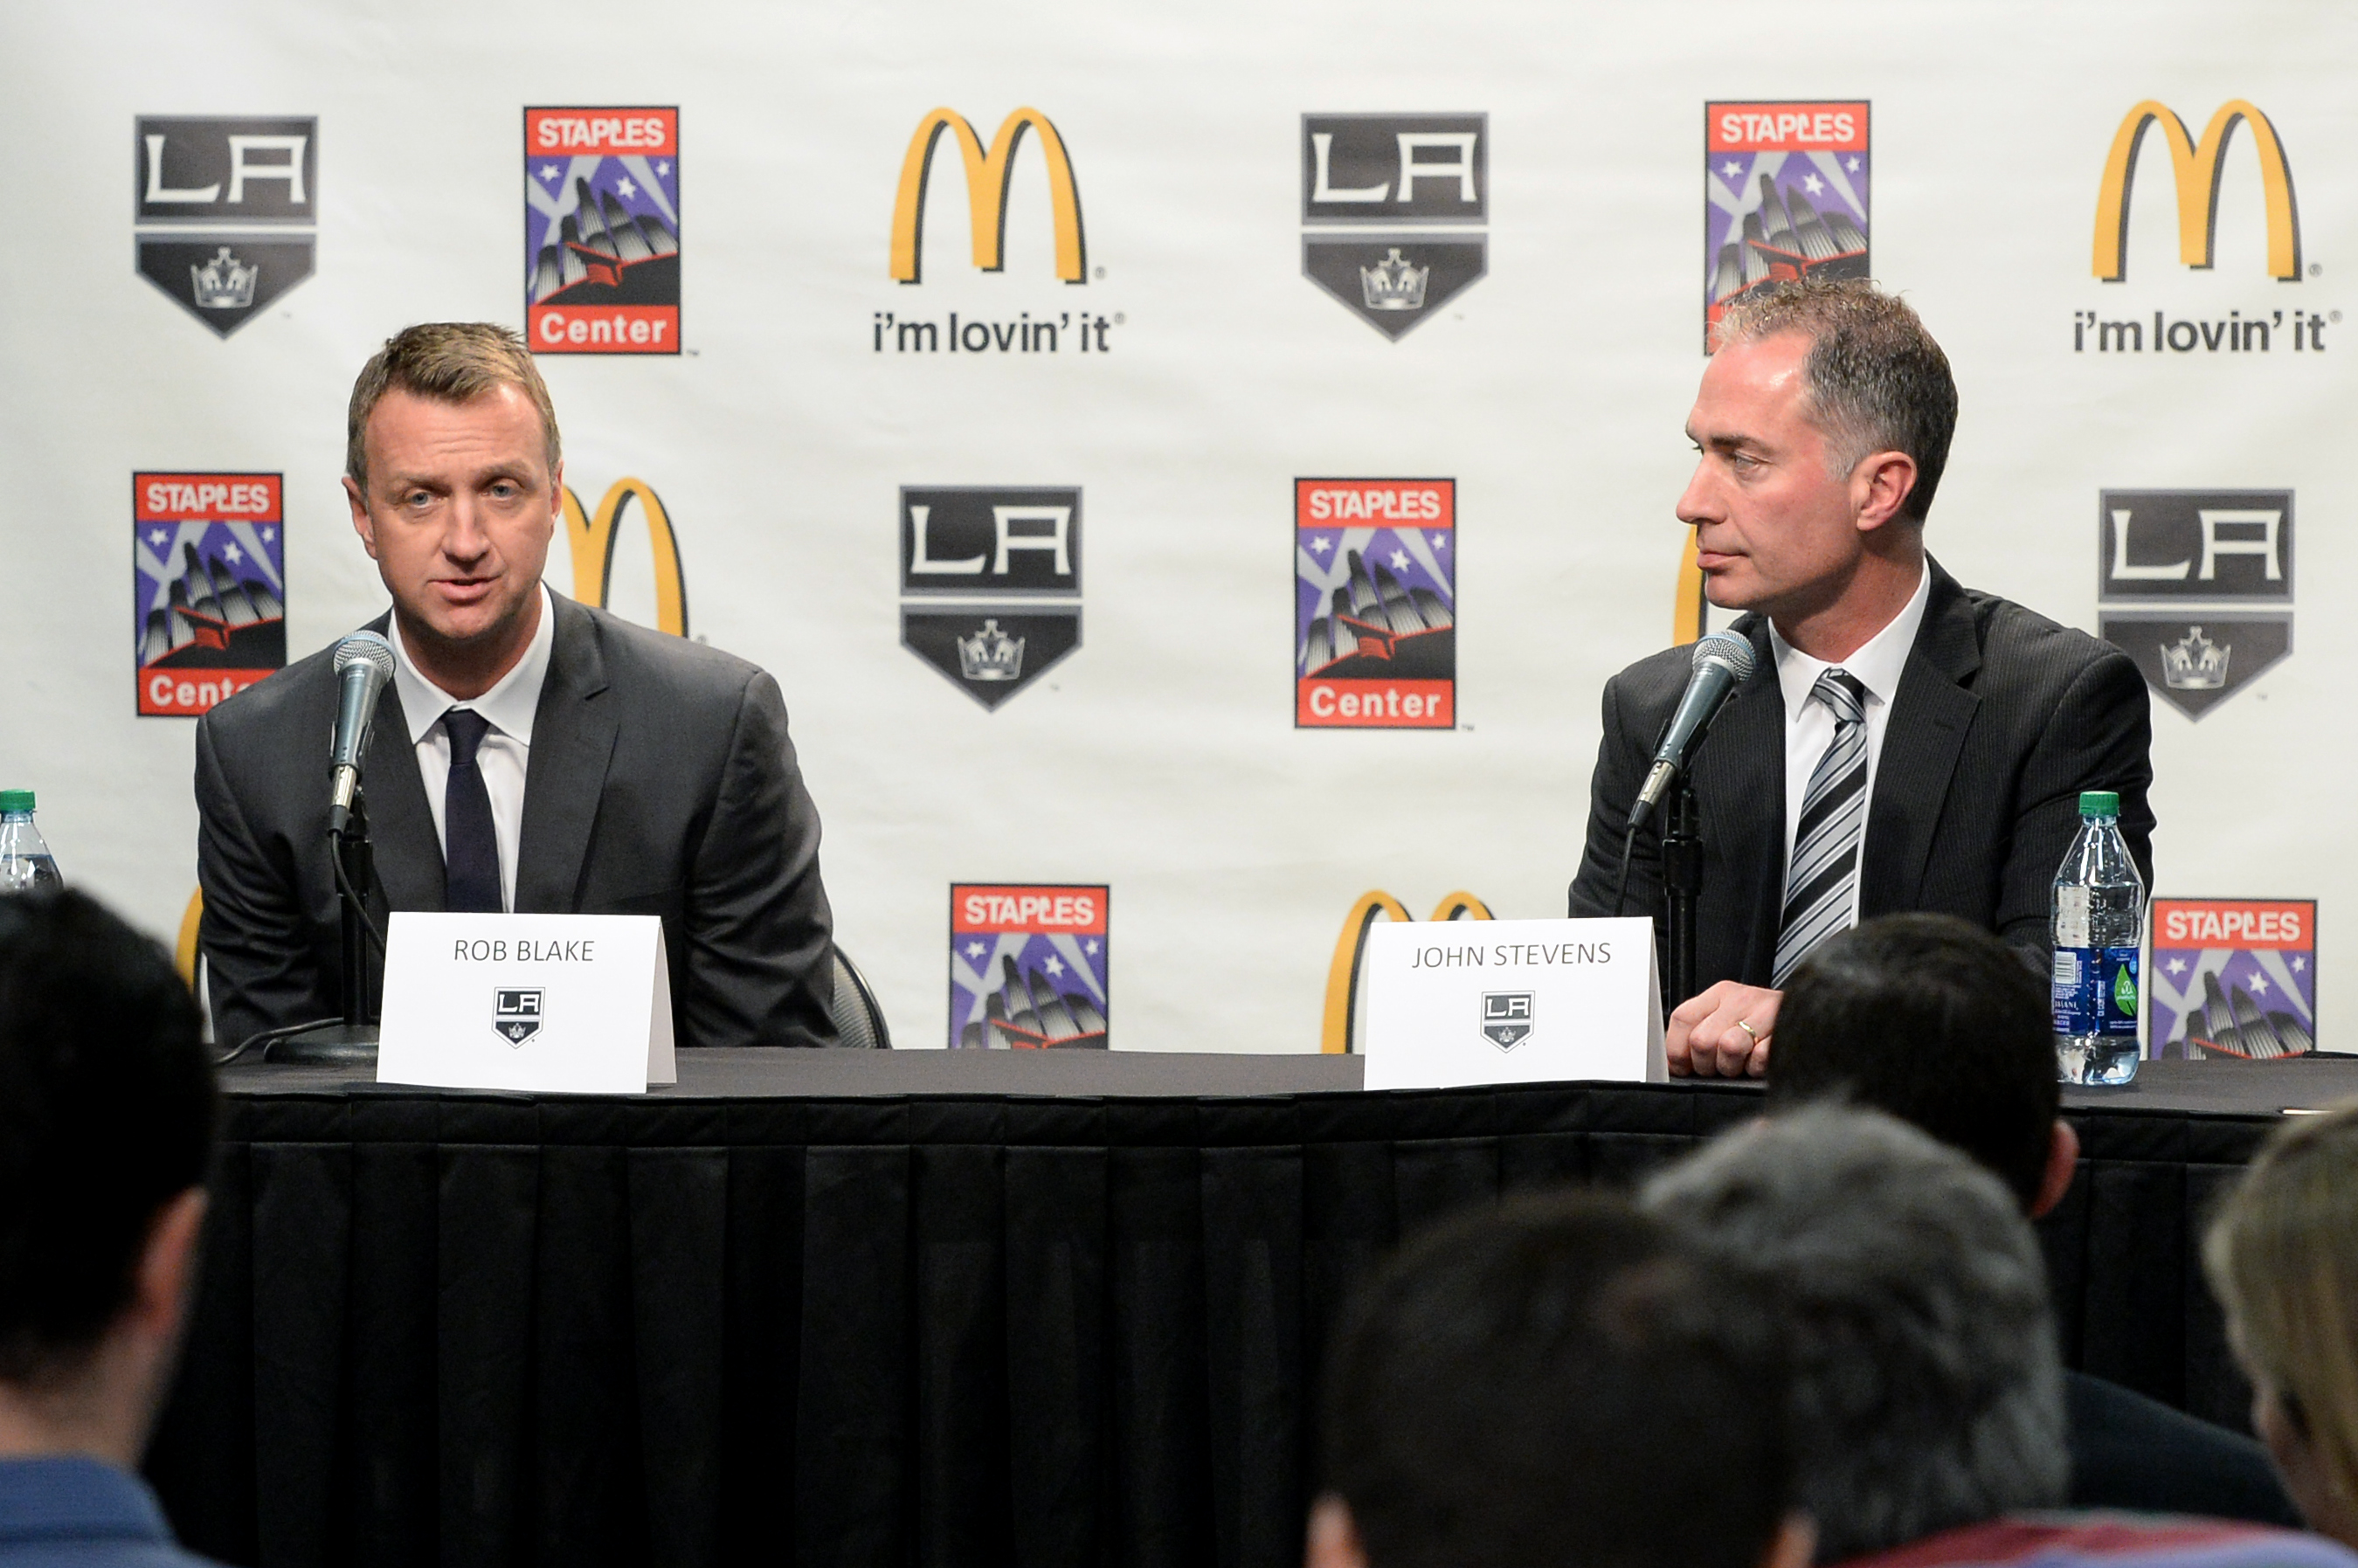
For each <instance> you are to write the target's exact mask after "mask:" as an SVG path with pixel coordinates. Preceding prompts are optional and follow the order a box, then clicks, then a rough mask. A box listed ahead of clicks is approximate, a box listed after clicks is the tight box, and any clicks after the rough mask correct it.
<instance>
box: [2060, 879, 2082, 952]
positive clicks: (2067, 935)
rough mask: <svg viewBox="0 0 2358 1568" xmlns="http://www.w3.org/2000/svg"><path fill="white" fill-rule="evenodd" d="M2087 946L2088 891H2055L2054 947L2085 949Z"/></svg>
mask: <svg viewBox="0 0 2358 1568" xmlns="http://www.w3.org/2000/svg"><path fill="white" fill-rule="evenodd" d="M2087 945H2088V890H2087V889H2086V888H2083V887H2060V888H2057V889H2056V890H2055V946H2057V947H2058V948H2059V949H2060V948H2063V947H2085V946H2087Z"/></svg>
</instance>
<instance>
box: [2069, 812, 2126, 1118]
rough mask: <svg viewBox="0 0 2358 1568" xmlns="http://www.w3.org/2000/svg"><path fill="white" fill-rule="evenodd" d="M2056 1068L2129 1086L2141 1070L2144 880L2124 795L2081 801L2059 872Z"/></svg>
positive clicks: (2074, 1078)
mask: <svg viewBox="0 0 2358 1568" xmlns="http://www.w3.org/2000/svg"><path fill="white" fill-rule="evenodd" d="M2048 913H2049V918H2050V921H2051V923H2052V924H2051V925H2050V931H2051V933H2052V935H2053V936H2054V938H2055V1063H2056V1071H2057V1075H2058V1076H2060V1077H2061V1079H2062V1080H2063V1082H2065V1083H2067V1084H2125V1083H2127V1082H2129V1081H2130V1080H2131V1079H2133V1078H2135V1077H2136V1071H2137V1011H2138V1008H2139V1005H2140V1003H2141V1002H2142V1001H2143V999H2144V991H2143V989H2142V988H2141V986H2140V984H2139V980H2140V977H2139V975H2138V972H2137V966H2138V959H2139V956H2140V953H2141V951H2142V946H2143V942H2142V938H2143V936H2144V934H2145V879H2144V878H2143V877H2141V876H2139V875H2137V869H2136V861H2135V860H2131V859H2129V847H2128V844H2127V842H2126V841H2125V839H2123V838H2121V797H2120V796H2119V795H2115V794H2114V793H2113V792H2112V791H2110V790H2090V791H2088V792H2087V793H2086V794H2084V795H2081V796H2080V836H2079V837H2078V838H2074V839H2072V840H2071V850H2070V852H2069V853H2067V854H2066V855H2065V856H2064V857H2063V864H2062V867H2061V869H2060V870H2059V871H2056V873H2055V888H2054V893H2053V896H2052V899H2051V902H2050V904H2049V906H2048Z"/></svg>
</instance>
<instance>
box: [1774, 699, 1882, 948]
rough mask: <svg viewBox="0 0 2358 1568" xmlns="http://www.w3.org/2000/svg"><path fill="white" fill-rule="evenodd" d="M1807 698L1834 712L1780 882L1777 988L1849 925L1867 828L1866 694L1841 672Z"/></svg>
mask: <svg viewBox="0 0 2358 1568" xmlns="http://www.w3.org/2000/svg"><path fill="white" fill-rule="evenodd" d="M1810 695H1811V696H1812V697H1814V698H1816V699H1817V700H1818V701H1820V702H1823V703H1824V704H1825V705H1826V706H1827V707H1828V708H1832V709H1833V716H1834V738H1833V744H1832V745H1830V746H1828V747H1827V748H1826V754H1825V755H1824V756H1823V757H1821V758H1819V759H1818V765H1817V769H1816V771H1815V772H1813V773H1811V774H1810V793H1809V794H1808V795H1804V796H1802V797H1801V825H1800V826H1799V827H1796V828H1795V829H1794V830H1793V869H1792V871H1790V872H1789V873H1787V875H1786V878H1785V917H1784V919H1783V921H1782V922H1780V923H1779V929H1778V935H1777V970H1776V979H1775V980H1774V982H1773V983H1774V984H1775V985H1776V987H1777V989H1779V990H1782V989H1784V986H1785V978H1786V977H1787V976H1789V975H1790V974H1791V973H1792V972H1793V969H1794V968H1795V966H1797V965H1799V964H1800V963H1801V960H1802V959H1803V958H1805V957H1808V956H1809V952H1810V949H1811V948H1812V947H1814V946H1817V945H1818V944H1819V943H1821V942H1823V941H1824V940H1825V939H1826V938H1827V937H1829V936H1831V935H1833V934H1834V933H1835V932H1837V931H1840V930H1842V929H1843V928H1844V927H1845V926H1847V925H1849V924H1850V916H1851V906H1852V904H1853V903H1855V896H1854V895H1855V890H1856V889H1857V886H1858V847H1859V840H1860V838H1862V837H1864V829H1865V828H1866V706H1865V702H1866V687H1864V686H1862V685H1860V684H1859V679H1858V677H1857V676H1855V675H1852V674H1851V673H1850V672H1849V671H1847V670H1827V671H1826V672H1825V673H1823V675H1821V676H1818V682H1817V684H1816V685H1815V686H1813V687H1811V688H1810Z"/></svg>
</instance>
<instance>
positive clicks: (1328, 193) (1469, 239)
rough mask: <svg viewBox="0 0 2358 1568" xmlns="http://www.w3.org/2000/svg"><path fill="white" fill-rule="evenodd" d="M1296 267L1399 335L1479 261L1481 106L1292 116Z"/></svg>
mask: <svg viewBox="0 0 2358 1568" xmlns="http://www.w3.org/2000/svg"><path fill="white" fill-rule="evenodd" d="M1301 151H1302V225H1303V233H1302V273H1303V276H1304V277H1307V278H1308V279H1310V281H1311V282H1313V283H1314V284H1316V285H1317V286H1318V287H1321V288H1323V289H1325V291H1326V292H1327V293H1329V294H1331V295H1333V296H1334V297H1336V299H1338V300H1340V301H1342V303H1343V305H1344V307H1345V308H1347V309H1348V310H1350V311H1351V312H1353V313H1354V314H1355V315H1357V317H1358V318H1359V319H1361V320H1363V321H1365V322H1367V323H1368V326H1370V327H1373V328H1374V329H1375V330H1377V331H1379V332H1381V333H1382V334H1383V335H1384V336H1385V337H1387V338H1390V339H1392V340H1393V341H1399V340H1400V339H1401V338H1402V337H1404V336H1406V335H1407V333H1408V332H1409V331H1410V330H1411V329H1412V328H1415V327H1417V326H1419V325H1422V323H1423V322H1424V321H1425V320H1426V319H1428V318H1429V317H1430V316H1431V315H1432V313H1433V311H1435V310H1438V309H1439V308H1441V307H1442V306H1444V305H1445V304H1447V303H1448V302H1449V301H1450V300H1451V299H1454V298H1455V297H1457V296H1458V295H1459V294H1461V293H1463V292H1465V290H1466V289H1467V288H1469V287H1472V286H1473V284H1474V282H1475V281H1476V279H1477V278H1479V277H1481V276H1482V275H1483V274H1484V273H1485V272H1487V270H1488V268H1489V240H1488V237H1487V234H1486V232H1485V230H1486V228H1487V224H1488V223H1489V221H1490V117H1489V116H1488V115H1487V114H1304V115H1303V116H1302V148H1301Z"/></svg>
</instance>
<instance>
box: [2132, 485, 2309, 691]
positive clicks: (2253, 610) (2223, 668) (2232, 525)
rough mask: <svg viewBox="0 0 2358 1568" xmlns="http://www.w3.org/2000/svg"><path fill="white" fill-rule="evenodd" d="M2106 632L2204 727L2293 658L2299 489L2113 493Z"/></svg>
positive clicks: (2149, 680)
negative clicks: (2208, 716)
mask: <svg viewBox="0 0 2358 1568" xmlns="http://www.w3.org/2000/svg"><path fill="white" fill-rule="evenodd" d="M2098 513H2099V516H2098V519H2097V533H2098V536H2099V539H2100V540H2101V549H2100V554H2099V557H2098V571H2097V579H2096V580H2097V593H2098V596H2099V598H2100V599H2101V600H2102V601H2103V602H2102V604H2101V607H2100V609H2099V611H2098V626H2099V628H2100V630H2101V632H2102V633H2103V635H2104V640H2105V641H2106V642H2108V643H2114V644H2115V645H2116V646H2118V647H2119V648H2120V649H2121V651H2122V652H2124V653H2125V654H2128V656H2129V657H2130V658H2132V659H2135V660H2136V665H2137V668H2138V669H2139V670H2141V671H2143V672H2144V673H2145V678H2146V684H2147V686H2149V687H2152V688H2153V692H2154V695H2155V696H2157V697H2160V698H2161V699H2162V700H2163V701H2164V702H2167V703H2169V705H2170V706H2171V707H2172V708H2176V709H2178V710H2179V711H2180V713H2183V714H2185V715H2186V716H2187V717H2188V718H2189V719H2200V718H2201V717H2202V715H2203V714H2205V713H2207V712H2208V711H2210V709H2211V708H2212V707H2213V706H2215V705H2216V704H2218V703H2221V702H2223V701H2225V700H2226V699H2227V698H2228V697H2232V696H2234V694H2235V692H2236V691H2237V690H2239V689H2240V688H2242V687H2244V686H2247V685H2249V684H2250V683H2251V681H2252V680H2253V679H2254V678H2255V677H2256V676H2258V675H2259V674H2260V673H2261V672H2262V671H2263V670H2266V668H2268V667H2269V666H2270V665H2274V664H2275V663H2277V661H2278V660H2279V659H2282V658H2284V657H2285V656H2286V655H2287V654H2290V653H2291V652H2292V568H2293V548H2292V546H2293V533H2292V523H2293V517H2292V492H2291V491H2288V490H2108V491H2105V492H2103V494H2102V496H2101V498H2100V503H2099V506H2098Z"/></svg>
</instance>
